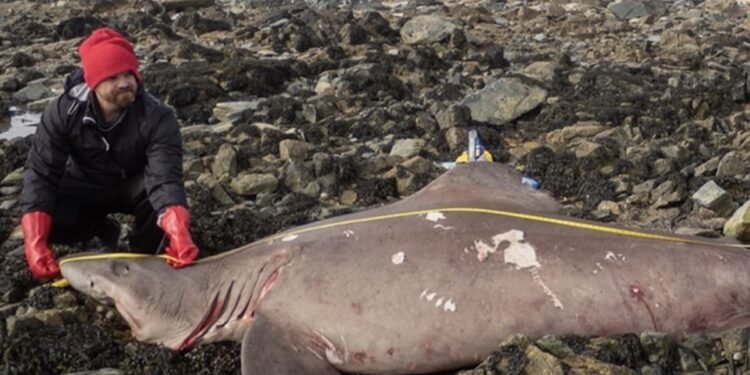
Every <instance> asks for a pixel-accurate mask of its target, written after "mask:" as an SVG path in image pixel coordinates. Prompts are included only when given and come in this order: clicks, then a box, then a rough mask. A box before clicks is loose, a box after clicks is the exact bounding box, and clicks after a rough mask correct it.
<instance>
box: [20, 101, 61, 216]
mask: <svg viewBox="0 0 750 375" xmlns="http://www.w3.org/2000/svg"><path fill="white" fill-rule="evenodd" d="M65 127H66V123H65V117H64V116H63V115H62V111H61V109H60V99H59V98H58V99H56V100H54V101H52V102H51V103H50V104H49V105H48V106H47V108H46V109H45V110H44V113H43V114H42V118H41V122H40V124H39V125H38V126H37V129H36V134H35V135H34V137H33V138H32V141H31V149H30V150H29V154H28V156H27V158H26V164H25V171H24V177H23V190H22V191H21V211H22V213H27V212H31V211H44V212H47V213H50V214H51V213H52V212H54V210H55V205H56V204H57V189H58V184H59V182H60V178H62V176H63V173H65V164H66V163H67V161H68V156H69V154H70V146H69V144H68V141H67V135H66V132H67V130H66V129H65Z"/></svg>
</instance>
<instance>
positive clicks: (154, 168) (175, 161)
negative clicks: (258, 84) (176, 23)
mask: <svg viewBox="0 0 750 375" xmlns="http://www.w3.org/2000/svg"><path fill="white" fill-rule="evenodd" d="M79 54H80V57H81V64H82V67H83V72H82V73H81V71H80V70H78V71H76V72H74V73H72V74H71V75H70V76H69V77H68V78H67V80H66V82H65V92H64V93H63V94H62V95H61V96H60V97H58V98H56V99H55V100H54V101H53V102H51V103H50V104H49V105H48V106H47V108H46V110H45V111H44V114H43V115H42V119H41V124H40V125H39V127H38V128H37V131H36V135H35V136H34V138H33V144H32V147H31V150H30V151H29V155H28V158H27V160H26V171H25V175H24V186H23V191H22V193H21V210H22V212H23V216H22V218H21V227H22V229H23V237H24V253H25V254H26V260H27V262H28V264H29V268H30V269H31V272H32V273H33V274H34V276H36V277H37V278H41V279H48V278H54V277H57V276H59V274H60V270H59V268H58V265H57V262H56V260H55V256H54V254H53V252H52V250H51V249H50V246H49V243H63V244H71V243H75V242H80V241H88V240H91V239H92V238H94V237H96V238H98V239H99V242H100V243H101V244H102V245H103V247H105V248H107V249H109V250H112V249H114V248H116V247H117V244H118V239H119V234H120V224H119V223H117V222H116V221H115V220H113V219H111V218H108V217H107V214H109V213H113V212H120V213H126V214H133V215H134V216H135V220H134V226H133V233H132V235H131V237H130V246H131V249H132V250H135V251H140V252H154V251H158V250H159V248H160V246H161V244H162V243H163V244H164V245H167V247H166V250H165V252H166V254H167V255H170V256H171V257H172V258H173V259H171V260H169V262H170V264H171V265H172V266H174V267H183V266H186V265H188V264H190V263H191V262H192V261H193V260H194V259H195V258H196V256H197V255H198V248H197V247H196V246H195V244H194V243H193V240H192V238H191V236H190V232H189V230H188V224H189V220H190V215H189V213H188V210H187V197H186V194H185V187H184V185H183V182H182V139H181V135H180V131H179V126H178V124H177V120H176V119H175V116H174V113H173V112H172V111H171V110H170V109H169V108H168V107H166V106H164V105H163V104H161V103H159V102H158V101H157V100H156V99H155V98H154V97H152V96H151V95H149V94H147V93H146V92H145V91H144V90H143V87H142V86H141V76H140V73H139V71H138V59H137V57H136V55H135V53H134V52H133V46H132V45H131V44H130V42H129V41H128V40H127V39H126V38H125V37H123V36H122V35H121V34H119V33H117V32H116V31H114V30H112V29H109V28H101V29H98V30H96V31H94V32H93V33H92V34H91V35H90V36H89V37H88V38H86V40H84V42H83V43H82V44H81V46H80V48H79ZM165 237H166V238H165ZM166 241H168V242H166Z"/></svg>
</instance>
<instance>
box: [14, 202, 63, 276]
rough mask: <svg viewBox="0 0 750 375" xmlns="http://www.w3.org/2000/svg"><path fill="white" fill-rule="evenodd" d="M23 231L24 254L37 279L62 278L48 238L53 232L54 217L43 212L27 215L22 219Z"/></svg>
mask: <svg viewBox="0 0 750 375" xmlns="http://www.w3.org/2000/svg"><path fill="white" fill-rule="evenodd" d="M21 229H22V230H23V252H24V253H25V254H26V262H28V263H29V269H31V273H32V274H34V276H35V277H37V278H39V279H51V278H55V277H58V276H60V268H59V267H58V266H57V262H56V261H55V255H54V254H52V250H51V249H50V248H49V244H48V243H47V237H49V232H50V230H52V216H50V214H48V213H46V212H43V211H34V212H28V213H25V214H24V215H23V216H22V217H21Z"/></svg>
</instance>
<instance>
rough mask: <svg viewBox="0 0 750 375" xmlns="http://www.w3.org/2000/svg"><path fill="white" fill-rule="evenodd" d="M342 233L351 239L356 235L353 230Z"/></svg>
mask: <svg viewBox="0 0 750 375" xmlns="http://www.w3.org/2000/svg"><path fill="white" fill-rule="evenodd" d="M341 233H343V234H344V236H345V237H346V238H349V237H351V236H353V235H354V231H353V230H349V229H347V230H345V231H343V232H341Z"/></svg>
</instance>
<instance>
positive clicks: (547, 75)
mask: <svg viewBox="0 0 750 375" xmlns="http://www.w3.org/2000/svg"><path fill="white" fill-rule="evenodd" d="M557 69H558V64H556V63H554V62H551V61H536V62H533V63H531V64H529V65H528V66H526V67H524V68H523V69H521V74H523V75H525V76H527V77H529V78H534V79H537V80H539V81H542V82H552V81H553V80H554V79H555V71H556V70H557Z"/></svg>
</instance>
